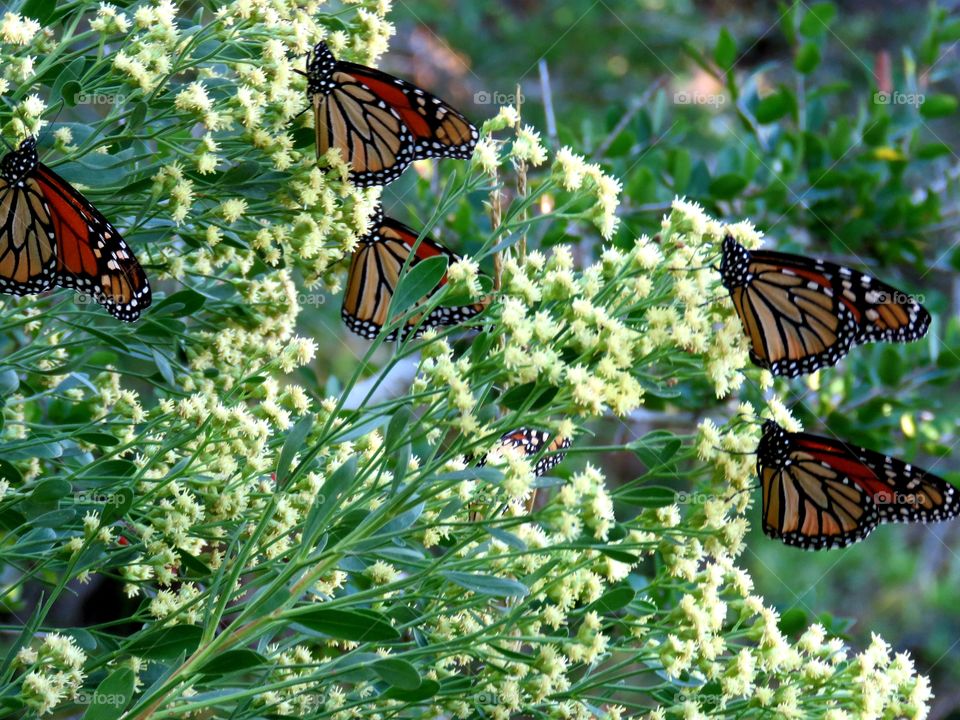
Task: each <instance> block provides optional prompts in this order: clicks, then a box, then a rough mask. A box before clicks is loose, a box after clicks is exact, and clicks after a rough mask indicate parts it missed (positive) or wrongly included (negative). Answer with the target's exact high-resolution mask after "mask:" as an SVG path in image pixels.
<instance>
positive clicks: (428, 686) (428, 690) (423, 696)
mask: <svg viewBox="0 0 960 720" xmlns="http://www.w3.org/2000/svg"><path fill="white" fill-rule="evenodd" d="M438 692H440V683H438V682H437V681H436V680H429V679H427V680H424V681H423V682H421V683H420V687H418V688H416V689H415V690H404V689H403V688H398V687H392V688H390V689H389V690H387V691H386V692H385V693H383V694H382V695H380V697H382V698H389V699H390V700H399V701H401V702H411V703H413V702H423V701H424V700H429V699H430V698H432V697H433V696H434V695H436V694H437V693H438Z"/></svg>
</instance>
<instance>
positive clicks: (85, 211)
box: [0, 137, 150, 322]
mask: <svg viewBox="0 0 960 720" xmlns="http://www.w3.org/2000/svg"><path fill="white" fill-rule="evenodd" d="M52 287H66V288H74V289H76V290H79V291H80V292H82V293H85V294H87V295H90V296H92V297H93V298H94V299H96V301H97V302H99V303H100V304H101V305H103V306H104V307H105V308H106V309H107V310H108V311H109V312H110V313H111V314H112V315H114V316H115V317H117V318H119V319H120V320H126V321H127V322H132V321H134V320H136V319H137V318H138V317H140V313H141V312H142V311H143V310H144V309H146V308H147V307H149V305H150V284H149V283H148V282H147V276H146V275H145V274H144V272H143V268H141V267H140V263H138V262H137V259H136V258H135V257H134V256H133V252H132V251H131V250H130V248H129V247H128V246H127V244H126V243H125V242H124V240H123V238H122V237H121V236H120V233H119V232H117V230H116V229H115V228H114V227H113V225H111V224H110V222H109V221H108V220H107V219H106V218H105V217H103V215H101V214H100V212H99V211H98V210H97V209H96V208H95V207H93V205H91V204H90V203H89V202H88V201H87V199H86V198H85V197H83V195H81V194H80V193H79V192H78V191H77V190H76V189H75V188H73V187H72V186H71V185H70V183H68V182H67V181H66V180H64V179H63V178H61V177H60V176H59V175H57V174H56V173H55V172H54V171H53V170H51V169H50V168H48V167H47V166H46V165H44V164H43V163H41V162H40V158H39V156H38V155H37V143H36V139H35V138H32V137H29V138H27V139H26V140H24V141H23V142H22V143H21V144H20V146H19V147H18V148H17V149H16V150H11V151H9V152H8V153H7V154H6V155H4V156H3V158H2V159H0V292H5V293H10V294H13V295H31V294H34V293H41V292H45V291H46V290H49V289H50V288H52Z"/></svg>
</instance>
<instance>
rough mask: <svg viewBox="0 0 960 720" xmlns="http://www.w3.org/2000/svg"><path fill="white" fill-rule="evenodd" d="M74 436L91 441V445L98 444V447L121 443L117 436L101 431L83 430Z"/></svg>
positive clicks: (86, 441)
mask: <svg viewBox="0 0 960 720" xmlns="http://www.w3.org/2000/svg"><path fill="white" fill-rule="evenodd" d="M74 437H75V438H76V439H77V440H81V441H83V442H85V443H89V444H90V445H96V446H97V447H114V446H115V445H119V444H120V440H119V439H118V438H117V437H115V436H113V435H108V434H107V433H101V432H81V433H77V434H76V435H74Z"/></svg>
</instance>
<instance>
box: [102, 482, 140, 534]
mask: <svg viewBox="0 0 960 720" xmlns="http://www.w3.org/2000/svg"><path fill="white" fill-rule="evenodd" d="M107 497H108V498H109V500H110V502H108V503H107V506H106V508H104V510H103V512H102V513H101V516H100V522H101V524H103V525H109V524H110V523H112V522H113V521H114V520H117V519H119V518H122V517H123V516H124V515H126V514H127V512H129V510H130V508H132V507H133V490H131V489H130V488H128V487H124V488H119V489H118V490H115V491H113V492H111V493H109V494H108V496H107Z"/></svg>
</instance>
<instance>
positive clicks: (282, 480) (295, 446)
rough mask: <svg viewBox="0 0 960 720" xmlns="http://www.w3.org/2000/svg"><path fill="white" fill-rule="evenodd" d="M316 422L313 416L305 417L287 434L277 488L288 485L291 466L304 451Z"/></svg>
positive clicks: (281, 452) (280, 459)
mask: <svg viewBox="0 0 960 720" xmlns="http://www.w3.org/2000/svg"><path fill="white" fill-rule="evenodd" d="M314 422H316V418H315V417H314V415H313V414H309V415H305V416H304V417H303V418H301V419H300V421H299V422H298V423H297V424H296V425H294V426H293V429H292V430H291V431H290V432H289V433H288V434H287V439H286V440H284V442H283V448H282V449H281V450H280V457H279V458H278V459H277V487H283V486H284V485H285V484H286V482H287V479H288V477H289V475H290V464H291V463H292V462H293V458H294V457H296V454H297V453H298V452H301V451H302V450H303V449H304V447H303V444H304V443H305V442H306V440H307V435H309V434H310V431H311V430H312V429H313V424H314Z"/></svg>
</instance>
